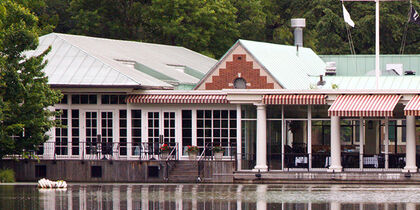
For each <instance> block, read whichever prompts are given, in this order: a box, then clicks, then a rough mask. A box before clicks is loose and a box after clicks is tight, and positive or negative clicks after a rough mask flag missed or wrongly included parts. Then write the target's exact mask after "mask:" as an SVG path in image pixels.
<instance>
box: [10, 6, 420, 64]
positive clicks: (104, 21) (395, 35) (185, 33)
mask: <svg viewBox="0 0 420 210" xmlns="http://www.w3.org/2000/svg"><path fill="white" fill-rule="evenodd" d="M16 1H17V2H20V3H22V4H23V5H25V6H26V7H28V8H29V9H30V10H31V11H34V12H35V14H36V15H37V16H38V17H39V26H40V27H41V28H42V30H41V34H45V33H46V32H48V31H51V29H52V28H53V27H56V28H55V30H54V31H56V32H62V33H76V34H81V35H87V36H99V37H105V38H115V39H125V40H137V41H144V42H154V43H162V44H169V45H177V46H184V47H187V48H190V49H192V50H195V51H198V52H200V53H203V54H206V55H209V56H213V57H215V58H219V57H220V56H222V55H223V54H224V53H225V52H226V51H227V50H228V49H229V47H230V46H232V45H233V44H234V43H235V41H236V40H237V39H250V40H257V41H264V42H273V43H279V44H288V45H290V44H293V29H292V28H291V27H290V19H291V18H299V17H303V18H306V22H307V27H306V28H305V29H304V45H305V46H306V47H310V48H312V49H313V50H315V51H316V52H317V53H319V54H349V53H350V47H349V43H348V35H347V30H346V25H345V22H344V21H343V14H342V7H341V1H339V0H311V1H308V0H293V1H285V0H248V1H242V0H170V1H168V0H16ZM344 4H345V6H346V8H347V10H348V11H349V13H350V15H351V18H352V19H353V20H354V22H355V23H356V26H355V27H354V28H350V31H351V35H352V37H353V41H354V46H355V50H356V53H358V54H371V53H374V50H375V27H374V25H375V3H373V2H345V3H344ZM413 4H414V5H415V6H416V8H417V10H419V9H420V3H419V2H418V1H413ZM408 9H409V3H408V1H406V2H381V9H380V13H381V14H380V15H381V26H380V27H381V36H380V37H381V53H382V54H395V53H399V49H400V46H401V40H402V38H403V34H404V31H405V27H406V26H407V28H408V30H407V42H406V43H407V44H406V47H405V53H414V54H417V53H418V51H419V49H420V30H419V26H418V25H415V24H408V25H407V19H408V16H407V15H408Z"/></svg>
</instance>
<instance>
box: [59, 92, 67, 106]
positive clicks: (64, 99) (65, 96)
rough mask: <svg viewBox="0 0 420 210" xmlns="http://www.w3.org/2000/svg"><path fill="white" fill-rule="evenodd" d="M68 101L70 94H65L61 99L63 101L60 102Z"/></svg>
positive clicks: (65, 102)
mask: <svg viewBox="0 0 420 210" xmlns="http://www.w3.org/2000/svg"><path fill="white" fill-rule="evenodd" d="M67 103H68V95H67V94H64V95H63V98H62V99H61V101H60V102H59V104H67Z"/></svg>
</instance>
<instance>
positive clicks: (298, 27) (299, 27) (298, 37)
mask: <svg viewBox="0 0 420 210" xmlns="http://www.w3.org/2000/svg"><path fill="white" fill-rule="evenodd" d="M291 25H292V28H294V29H295V31H294V35H295V46H297V47H303V28H305V26H306V21H305V18H293V19H292V20H291Z"/></svg>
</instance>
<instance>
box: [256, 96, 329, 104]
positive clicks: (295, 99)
mask: <svg viewBox="0 0 420 210" xmlns="http://www.w3.org/2000/svg"><path fill="white" fill-rule="evenodd" d="M263 103H265V104H285V105H305V104H326V101H325V95H264V96H263Z"/></svg>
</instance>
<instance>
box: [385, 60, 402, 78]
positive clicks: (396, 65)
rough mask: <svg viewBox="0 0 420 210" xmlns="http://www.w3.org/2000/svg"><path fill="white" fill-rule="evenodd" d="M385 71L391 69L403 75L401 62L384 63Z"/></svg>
mask: <svg viewBox="0 0 420 210" xmlns="http://www.w3.org/2000/svg"><path fill="white" fill-rule="evenodd" d="M386 70H387V71H393V72H395V74H397V75H403V64H402V63H388V64H386Z"/></svg>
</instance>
